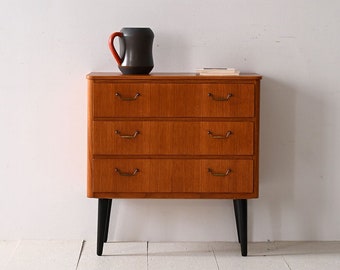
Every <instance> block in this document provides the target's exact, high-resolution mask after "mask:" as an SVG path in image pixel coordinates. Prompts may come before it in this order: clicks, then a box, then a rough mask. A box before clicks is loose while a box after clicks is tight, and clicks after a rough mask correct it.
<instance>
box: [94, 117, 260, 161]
mask: <svg viewBox="0 0 340 270" xmlns="http://www.w3.org/2000/svg"><path fill="white" fill-rule="evenodd" d="M93 125H94V128H93V137H94V138H96V140H95V141H94V142H93V154H95V155H252V154H253V153H254V147H253V136H254V124H253V122H215V121H203V122H200V121H94V123H93Z"/></svg>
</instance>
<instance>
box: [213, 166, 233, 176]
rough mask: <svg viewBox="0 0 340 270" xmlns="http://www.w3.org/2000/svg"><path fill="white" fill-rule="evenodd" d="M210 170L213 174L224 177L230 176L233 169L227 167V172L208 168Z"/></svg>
mask: <svg viewBox="0 0 340 270" xmlns="http://www.w3.org/2000/svg"><path fill="white" fill-rule="evenodd" d="M208 172H209V173H211V175H212V176H219V177H224V176H228V175H229V174H230V173H231V169H227V171H226V172H225V173H220V172H214V171H213V170H212V169H210V168H208Z"/></svg>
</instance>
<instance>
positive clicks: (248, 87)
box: [93, 83, 254, 117]
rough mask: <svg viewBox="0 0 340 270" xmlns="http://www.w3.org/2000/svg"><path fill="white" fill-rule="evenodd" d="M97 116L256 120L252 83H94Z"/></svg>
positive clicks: (94, 112)
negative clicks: (254, 118)
mask: <svg viewBox="0 0 340 270" xmlns="http://www.w3.org/2000/svg"><path fill="white" fill-rule="evenodd" d="M93 114H94V115H93V116H94V117H253V116H254V85H253V84H236V83H230V84H218V83H209V84H194V83H191V84H182V83H181V84H179V83H178V84H177V83H171V84H167V83H117V84H114V83H94V84H93Z"/></svg>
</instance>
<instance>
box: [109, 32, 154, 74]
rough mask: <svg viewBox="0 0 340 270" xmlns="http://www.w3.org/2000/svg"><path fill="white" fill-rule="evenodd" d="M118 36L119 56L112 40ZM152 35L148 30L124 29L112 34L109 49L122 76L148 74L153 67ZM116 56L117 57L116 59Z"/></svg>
mask: <svg viewBox="0 0 340 270" xmlns="http://www.w3.org/2000/svg"><path fill="white" fill-rule="evenodd" d="M116 36H119V55H118V54H116V53H117V52H116V50H115V48H114V45H113V39H114V38H115V37H116ZM153 39H154V33H153V32H152V30H151V29H150V28H130V27H124V28H122V29H121V30H120V32H116V33H113V34H112V35H111V37H110V40H109V47H110V49H111V52H112V54H113V56H114V57H115V59H116V61H117V62H118V68H119V69H120V71H121V72H122V73H123V74H149V73H150V72H151V70H152V69H153V67H154V63H153V57H152V44H153ZM117 56H118V57H117Z"/></svg>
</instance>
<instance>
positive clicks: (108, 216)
mask: <svg viewBox="0 0 340 270" xmlns="http://www.w3.org/2000/svg"><path fill="white" fill-rule="evenodd" d="M111 206H112V200H111V199H110V200H109V202H108V206H107V214H106V221H105V231H104V242H107V237H108V235H109V227H110V216H111Z"/></svg>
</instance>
